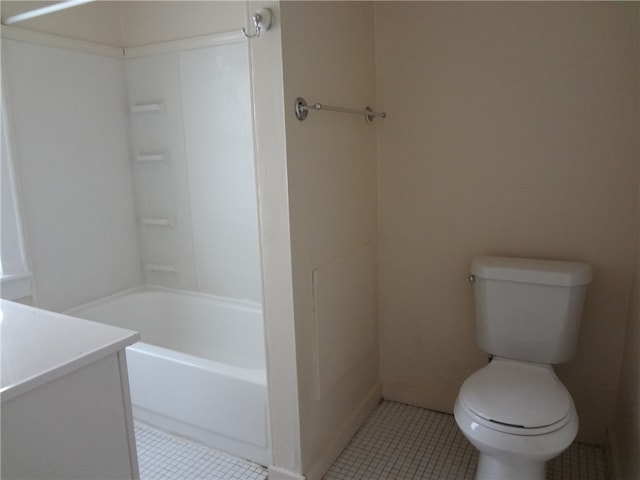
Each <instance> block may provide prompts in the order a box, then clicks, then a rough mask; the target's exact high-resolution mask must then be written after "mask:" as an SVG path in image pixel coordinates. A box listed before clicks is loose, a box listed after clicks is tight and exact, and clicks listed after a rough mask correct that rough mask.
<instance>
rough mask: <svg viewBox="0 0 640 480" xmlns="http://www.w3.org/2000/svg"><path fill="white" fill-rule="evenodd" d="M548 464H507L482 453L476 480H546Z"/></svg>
mask: <svg viewBox="0 0 640 480" xmlns="http://www.w3.org/2000/svg"><path fill="white" fill-rule="evenodd" d="M546 466H547V464H546V462H529V463H521V464H517V465H516V464H507V463H503V462H500V461H498V460H497V459H495V458H494V457H490V456H489V455H485V454H483V453H480V456H479V459H478V469H477V470H476V476H475V480H514V479H516V478H517V479H518V480H545V478H546V474H547V471H546Z"/></svg>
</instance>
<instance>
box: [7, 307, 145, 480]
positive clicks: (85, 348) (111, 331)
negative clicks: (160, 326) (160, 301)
mask: <svg viewBox="0 0 640 480" xmlns="http://www.w3.org/2000/svg"><path fill="white" fill-rule="evenodd" d="M0 310H1V315H2V317H1V320H0V337H1V348H2V361H1V368H2V376H1V377H0V379H1V384H0V385H1V389H0V398H1V400H2V410H1V412H0V413H1V418H2V457H1V459H2V479H3V480H5V479H6V480H10V479H47V480H50V479H85V480H89V479H98V478H100V479H106V478H111V479H137V478H139V473H138V461H137V457H136V445H135V438H134V431H133V417H132V414H131V401H130V396H129V382H128V377H127V364H126V358H125V350H124V349H125V347H126V346H127V345H131V344H132V343H134V342H136V341H138V340H139V334H138V333H135V332H132V331H129V330H124V329H121V328H116V327H111V326H107V325H103V324H99V323H94V322H88V321H86V320H80V319H77V318H73V317H69V316H66V315H61V314H57V313H52V312H48V311H44V310H39V309H37V308H33V307H28V306H25V305H20V304H17V303H13V302H9V301H6V300H0Z"/></svg>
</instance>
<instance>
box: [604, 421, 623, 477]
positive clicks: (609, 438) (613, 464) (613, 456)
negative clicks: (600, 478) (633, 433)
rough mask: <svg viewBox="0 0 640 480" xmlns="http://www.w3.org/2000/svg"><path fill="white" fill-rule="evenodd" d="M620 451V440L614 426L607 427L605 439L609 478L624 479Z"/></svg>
mask: <svg viewBox="0 0 640 480" xmlns="http://www.w3.org/2000/svg"><path fill="white" fill-rule="evenodd" d="M619 455H620V451H619V449H618V441H617V440H616V435H615V432H614V431H613V429H612V427H609V428H607V432H606V435H605V441H604V456H605V460H606V462H607V474H608V476H607V478H609V480H623V478H622V475H621V474H620V462H619V461H618V458H620V457H619Z"/></svg>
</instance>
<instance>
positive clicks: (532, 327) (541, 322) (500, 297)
mask: <svg viewBox="0 0 640 480" xmlns="http://www.w3.org/2000/svg"><path fill="white" fill-rule="evenodd" d="M471 273H472V275H473V279H474V284H473V285H474V296H475V320H476V338H477V342H478V345H479V346H480V348H482V350H484V351H485V352H487V353H490V354H492V355H495V356H499V357H504V358H510V359H513V360H520V361H526V362H537V363H544V364H555V363H563V362H566V361H568V360H570V359H571V358H572V357H573V355H574V353H575V350H576V344H577V341H578V332H579V329H580V320H581V317H582V307H583V304H584V299H585V295H586V290H587V285H588V284H589V282H590V281H591V267H590V266H589V265H588V264H586V263H581V262H564V261H552V260H534V259H528V258H508V257H477V258H475V259H474V260H473V262H472V264H471Z"/></svg>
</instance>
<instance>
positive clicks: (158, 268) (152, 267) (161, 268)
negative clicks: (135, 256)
mask: <svg viewBox="0 0 640 480" xmlns="http://www.w3.org/2000/svg"><path fill="white" fill-rule="evenodd" d="M147 270H149V271H150V272H158V273H178V269H177V268H176V267H175V265H162V264H159V263H148V264H147Z"/></svg>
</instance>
